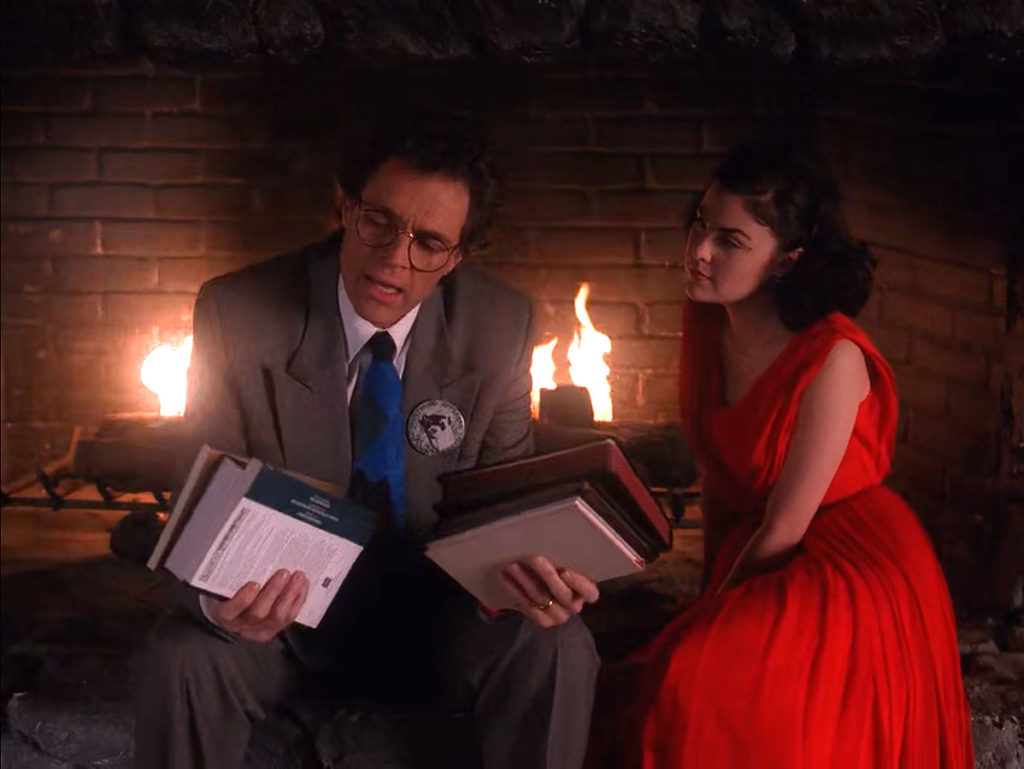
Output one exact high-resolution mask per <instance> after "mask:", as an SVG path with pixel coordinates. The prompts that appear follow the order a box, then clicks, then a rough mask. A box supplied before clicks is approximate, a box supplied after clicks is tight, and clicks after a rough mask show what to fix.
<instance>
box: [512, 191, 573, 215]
mask: <svg viewBox="0 0 1024 769" xmlns="http://www.w3.org/2000/svg"><path fill="white" fill-rule="evenodd" d="M589 214H590V205H589V203H588V202H587V197H586V195H584V194H583V193H581V192H556V191H551V190H545V191H539V192H533V193H531V194H529V195H517V196H516V197H513V198H510V199H509V200H507V201H506V202H505V205H504V207H503V208H502V218H503V219H506V220H511V221H517V222H551V223H554V222H558V223H564V222H573V221H581V220H584V219H586V218H587V217H588V216H589Z"/></svg>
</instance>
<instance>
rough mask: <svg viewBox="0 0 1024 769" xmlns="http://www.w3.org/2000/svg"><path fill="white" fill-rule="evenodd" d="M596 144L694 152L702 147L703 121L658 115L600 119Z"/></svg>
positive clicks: (647, 149)
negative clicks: (701, 124)
mask: <svg viewBox="0 0 1024 769" xmlns="http://www.w3.org/2000/svg"><path fill="white" fill-rule="evenodd" d="M594 146H596V147H602V148H608V149H634V150H640V151H642V152H650V151H652V150H657V151H675V152H693V151H695V150H699V149H700V147H701V128H700V122H699V121H696V120H689V119H687V118H676V117H657V116H642V117H628V118H596V119H595V120H594Z"/></svg>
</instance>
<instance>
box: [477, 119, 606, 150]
mask: <svg viewBox="0 0 1024 769" xmlns="http://www.w3.org/2000/svg"><path fill="white" fill-rule="evenodd" d="M489 139H490V143H491V146H492V148H493V149H494V151H495V152H498V153H500V152H508V151H511V150H513V149H526V150H527V151H531V152H532V151H537V150H545V149H584V148H587V147H589V146H590V144H591V142H590V123H589V122H588V120H587V118H584V117H578V116H555V115H550V116H539V115H537V116H531V117H529V118H520V117H509V116H506V115H501V116H500V117H497V118H495V121H494V122H493V124H492V125H491V126H490V131H489Z"/></svg>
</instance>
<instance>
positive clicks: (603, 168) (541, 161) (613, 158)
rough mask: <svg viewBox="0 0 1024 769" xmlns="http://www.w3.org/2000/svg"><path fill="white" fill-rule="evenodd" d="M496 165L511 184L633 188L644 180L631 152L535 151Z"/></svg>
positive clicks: (503, 178) (637, 162)
mask: <svg viewBox="0 0 1024 769" xmlns="http://www.w3.org/2000/svg"><path fill="white" fill-rule="evenodd" d="M496 165H497V171H498V176H499V178H501V180H502V181H503V182H504V183H505V184H506V185H507V186H510V187H593V188H608V187H630V186H636V185H638V184H639V183H640V182H641V181H642V179H643V177H642V173H641V167H640V160H639V159H638V158H636V157H634V156H632V155H610V154H598V153H582V152H579V153H565V152H544V153H541V152H533V153H528V154H525V155H518V154H517V155H506V156H504V157H502V158H499V159H498V161H497V163H496Z"/></svg>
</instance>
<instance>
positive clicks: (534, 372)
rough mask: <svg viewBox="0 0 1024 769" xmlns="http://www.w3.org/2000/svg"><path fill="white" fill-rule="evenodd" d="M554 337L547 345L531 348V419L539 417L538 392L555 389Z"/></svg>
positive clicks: (556, 342) (556, 340)
mask: <svg viewBox="0 0 1024 769" xmlns="http://www.w3.org/2000/svg"><path fill="white" fill-rule="evenodd" d="M556 344H558V337H557V336H556V337H555V338H554V339H552V340H551V341H550V342H548V343H547V344H539V345H537V346H536V347H534V348H533V359H532V361H531V363H530V377H531V378H532V379H533V390H531V391H530V413H531V414H533V418H534V419H537V418H538V417H539V416H540V391H541V390H554V389H555V358H554V352H555V345H556Z"/></svg>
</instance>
